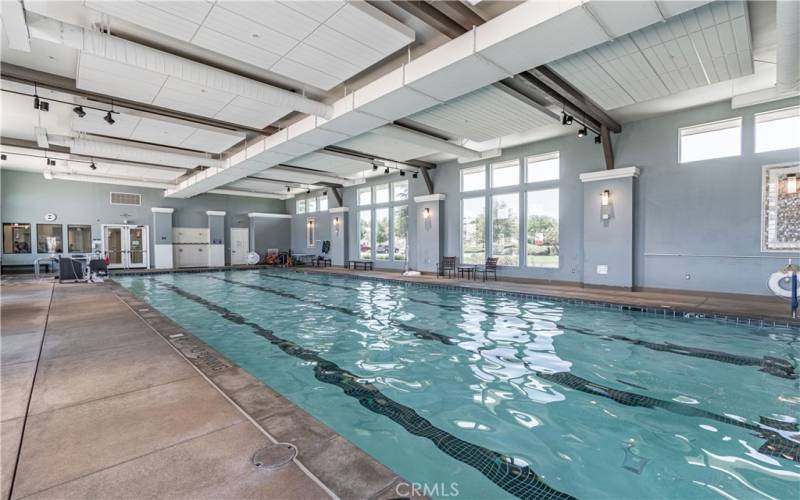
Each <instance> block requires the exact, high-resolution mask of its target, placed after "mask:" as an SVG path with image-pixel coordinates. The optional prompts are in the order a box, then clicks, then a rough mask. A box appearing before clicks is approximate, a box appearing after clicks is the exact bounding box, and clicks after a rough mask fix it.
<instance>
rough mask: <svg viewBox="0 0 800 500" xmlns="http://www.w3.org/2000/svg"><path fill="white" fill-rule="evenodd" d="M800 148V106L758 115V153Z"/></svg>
mask: <svg viewBox="0 0 800 500" xmlns="http://www.w3.org/2000/svg"><path fill="white" fill-rule="evenodd" d="M790 148H800V106H793V107H791V108H784V109H776V110H774V111H767V112H766V113H758V114H757V115H756V153H763V152H766V151H778V150H780V149H790Z"/></svg>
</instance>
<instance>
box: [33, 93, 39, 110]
mask: <svg viewBox="0 0 800 500" xmlns="http://www.w3.org/2000/svg"><path fill="white" fill-rule="evenodd" d="M33 109H39V96H38V95H35V96H33Z"/></svg>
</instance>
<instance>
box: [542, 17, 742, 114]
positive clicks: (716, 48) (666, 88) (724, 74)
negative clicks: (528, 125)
mask: <svg viewBox="0 0 800 500" xmlns="http://www.w3.org/2000/svg"><path fill="white" fill-rule="evenodd" d="M659 5H663V3H662V4H659ZM550 67H551V68H553V70H555V71H556V72H558V73H559V74H561V75H562V76H563V77H564V78H565V79H567V80H568V81H570V82H572V84H573V85H575V86H576V87H577V88H578V89H579V90H581V91H582V92H584V93H585V94H587V95H588V96H589V97H591V98H592V99H594V100H595V101H597V103H598V104H600V105H601V106H602V107H604V108H606V109H614V108H618V107H621V106H625V105H628V104H632V103H634V102H643V101H647V100H650V99H654V98H657V97H663V96H666V95H670V94H675V93H678V92H682V91H685V90H688V89H693V88H697V87H701V86H705V85H710V84H713V83H717V82H721V81H727V80H731V79H734V78H738V77H741V76H745V75H751V74H752V73H753V53H752V44H751V38H750V27H749V19H748V17H747V9H746V8H745V5H744V2H742V1H732V2H713V3H711V4H708V5H704V6H701V7H699V8H697V9H695V10H690V11H687V12H684V13H683V14H680V15H679V16H675V17H673V18H670V19H668V20H667V21H666V22H663V23H657V24H655V25H652V26H649V27H647V28H644V29H641V30H639V31H636V32H633V33H631V34H630V35H626V36H623V37H619V38H617V39H616V40H615V41H613V42H609V43H606V44H603V45H599V46H596V47H592V48H591V49H588V50H585V51H583V52H580V53H578V54H574V55H572V56H569V57H566V58H563V59H560V60H558V61H556V62H554V63H551V64H550Z"/></svg>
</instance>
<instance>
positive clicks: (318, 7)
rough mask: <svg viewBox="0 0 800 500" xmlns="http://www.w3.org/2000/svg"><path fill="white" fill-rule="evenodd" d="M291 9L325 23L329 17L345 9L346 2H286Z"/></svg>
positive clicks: (325, 0) (333, 0) (331, 0)
mask: <svg viewBox="0 0 800 500" xmlns="http://www.w3.org/2000/svg"><path fill="white" fill-rule="evenodd" d="M284 3H285V4H286V5H287V6H288V7H289V8H291V9H294V10H296V11H297V12H299V13H301V14H304V15H306V16H308V17H310V18H311V19H313V20H315V21H317V22H320V23H324V22H325V21H326V20H327V19H328V18H329V17H331V16H332V15H333V14H335V13H336V11H338V10H339V9H341V8H342V7H344V5H345V2H342V1H339V0H330V1H328V0H322V1H310V2H306V1H302V2H284Z"/></svg>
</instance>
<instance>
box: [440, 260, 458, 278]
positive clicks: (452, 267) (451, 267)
mask: <svg viewBox="0 0 800 500" xmlns="http://www.w3.org/2000/svg"><path fill="white" fill-rule="evenodd" d="M445 274H446V275H447V277H448V278H455V277H456V258H455V257H442V262H440V263H439V264H436V277H437V278H438V277H439V276H445Z"/></svg>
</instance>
